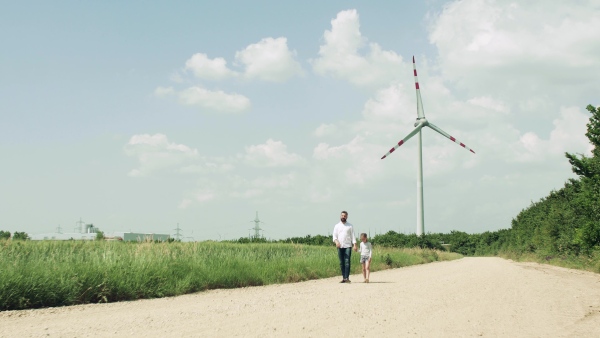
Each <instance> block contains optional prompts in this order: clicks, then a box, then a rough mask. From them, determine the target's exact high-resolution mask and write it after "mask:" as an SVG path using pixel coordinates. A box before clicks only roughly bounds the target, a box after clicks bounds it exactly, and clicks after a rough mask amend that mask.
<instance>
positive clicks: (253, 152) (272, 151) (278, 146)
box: [245, 139, 303, 167]
mask: <svg viewBox="0 0 600 338" xmlns="http://www.w3.org/2000/svg"><path fill="white" fill-rule="evenodd" d="M245 159H246V162H247V163H249V164H251V165H254V166H257V167H285V166H291V165H296V164H299V163H302V162H303V159H302V157H301V156H300V155H297V154H294V153H288V152H287V146H286V145H285V144H284V143H283V142H281V141H274V140H272V139H268V140H267V142H266V143H264V144H258V145H252V146H249V147H246V154H245Z"/></svg>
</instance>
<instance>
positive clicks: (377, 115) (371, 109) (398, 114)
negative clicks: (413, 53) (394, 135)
mask: <svg viewBox="0 0 600 338" xmlns="http://www.w3.org/2000/svg"><path fill="white" fill-rule="evenodd" d="M408 76H409V74H406V77H407V78H408ZM413 88H414V86H413ZM413 88H407V87H406V86H403V85H401V84H394V85H390V86H389V87H387V88H384V89H381V90H379V91H378V92H377V93H376V94H375V98H372V99H369V100H368V101H367V102H366V103H365V106H364V108H363V111H362V113H363V116H364V117H365V119H368V120H377V121H380V122H383V123H384V124H388V123H390V122H392V121H398V120H401V121H403V122H406V123H408V122H410V121H414V120H415V119H416V117H417V113H416V112H417V105H416V101H415V100H414V96H415V95H410V97H409V92H410V91H414V89H413ZM411 94H412V93H411Z"/></svg>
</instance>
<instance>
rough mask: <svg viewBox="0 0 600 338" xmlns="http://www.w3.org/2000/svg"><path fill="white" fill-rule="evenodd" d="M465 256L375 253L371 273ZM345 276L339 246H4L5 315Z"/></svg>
mask: <svg viewBox="0 0 600 338" xmlns="http://www.w3.org/2000/svg"><path fill="white" fill-rule="evenodd" d="M460 257H462V256H461V255H459V254H456V253H448V252H441V251H435V250H428V249H424V250H421V249H392V248H379V247H376V248H374V254H373V262H372V269H371V271H378V270H382V269H388V268H396V267H402V266H408V265H415V264H423V263H429V262H433V261H443V260H453V259H457V258H460ZM358 260H359V255H358V254H356V253H355V254H354V255H353V256H352V270H353V273H359V272H360V264H359V263H358ZM339 274H340V272H339V263H338V259H337V252H336V249H335V247H323V246H309V245H297V244H296V245H295V244H274V243H268V244H235V243H222V242H195V243H177V242H175V243H123V242H106V241H89V242H84V241H42V242H33V241H12V240H0V310H17V309H28V308H40V307H53V306H65V305H74V304H86V303H98V302H117V301H124V300H135V299H142V298H156V297H166V296H176V295H182V294H186V293H192V292H197V291H203V290H209V289H216V288H237V287H244V286H255V285H267V284H274V283H290V282H298V281H304V280H309V279H317V278H326V277H333V276H337V275H339Z"/></svg>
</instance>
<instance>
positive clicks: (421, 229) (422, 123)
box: [381, 56, 475, 236]
mask: <svg viewBox="0 0 600 338" xmlns="http://www.w3.org/2000/svg"><path fill="white" fill-rule="evenodd" d="M413 70H414V74H415V88H416V90H417V122H415V125H414V126H415V129H414V130H413V131H411V132H410V133H409V134H408V135H406V137H405V138H403V139H402V140H400V141H399V142H398V144H397V145H395V146H394V147H393V148H392V149H390V151H388V152H387V154H385V155H383V157H382V158H381V159H382V160H383V159H384V158H386V157H387V156H388V155H390V154H391V153H393V152H394V151H395V150H396V149H398V147H400V146H401V145H403V144H404V143H405V142H406V141H408V140H409V139H410V138H411V137H413V136H415V135H417V134H418V135H419V139H418V143H417V144H418V157H417V163H418V165H419V170H418V171H417V236H421V235H422V234H423V233H425V223H424V214H425V210H424V207H423V142H422V139H421V129H423V127H429V128H431V129H433V130H435V131H437V132H438V133H440V134H441V135H442V136H444V137H446V138H448V139H450V141H452V142H454V143H457V144H459V145H460V146H461V147H463V148H465V149H467V150H469V151H470V152H472V153H473V154H475V152H474V151H473V149H471V148H469V147H467V146H466V145H465V144H464V143H462V142H460V141H458V140H457V139H455V138H454V137H452V136H450V135H449V134H448V133H446V132H445V131H443V130H442V129H440V128H439V127H438V126H436V125H435V124H433V123H431V122H429V121H427V119H426V118H425V113H424V112H423V102H422V101H421V90H420V89H419V78H418V77H417V66H416V64H415V57H414V56H413Z"/></svg>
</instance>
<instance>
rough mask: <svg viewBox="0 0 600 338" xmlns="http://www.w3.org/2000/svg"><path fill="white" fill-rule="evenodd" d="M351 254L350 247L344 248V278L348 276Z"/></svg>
mask: <svg viewBox="0 0 600 338" xmlns="http://www.w3.org/2000/svg"><path fill="white" fill-rule="evenodd" d="M351 255H352V248H344V279H346V280H348V279H349V278H350V256H351Z"/></svg>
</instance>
